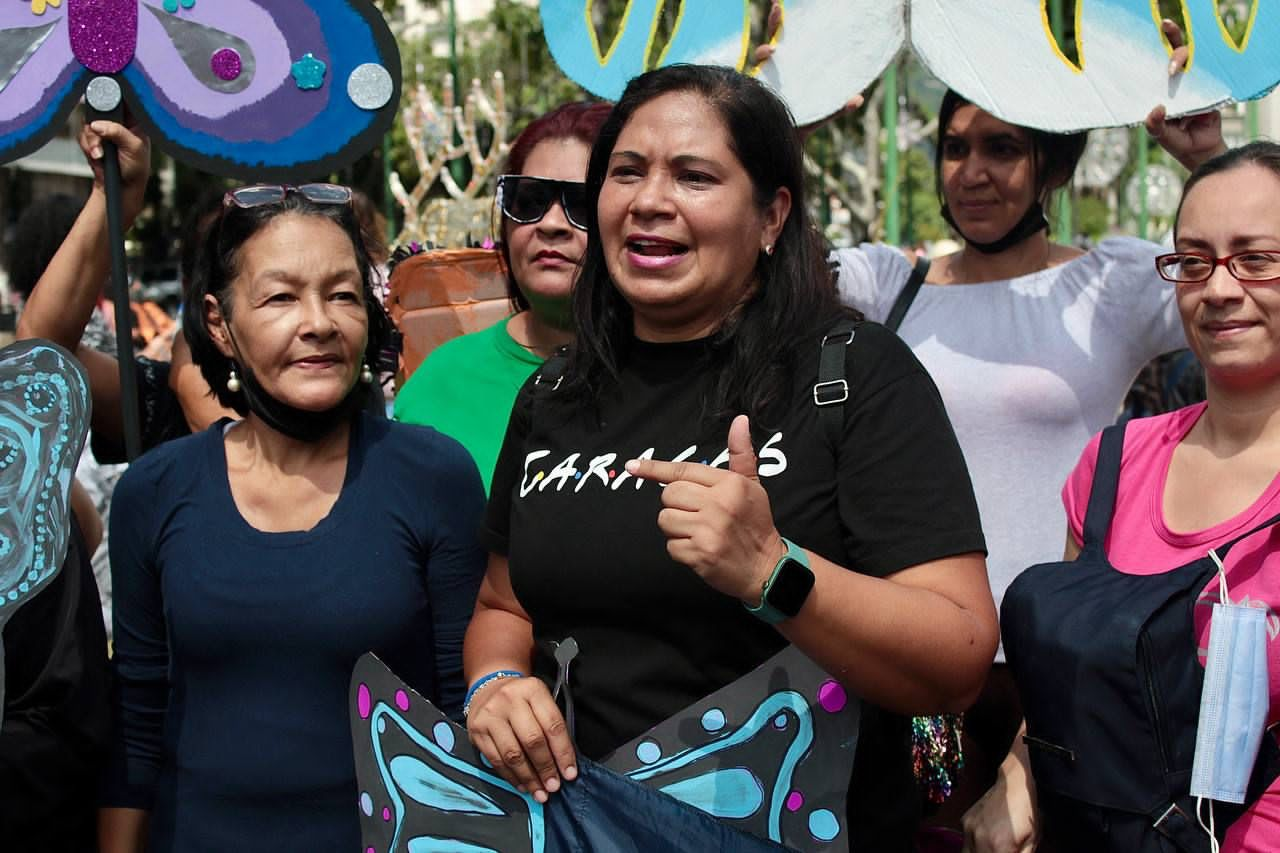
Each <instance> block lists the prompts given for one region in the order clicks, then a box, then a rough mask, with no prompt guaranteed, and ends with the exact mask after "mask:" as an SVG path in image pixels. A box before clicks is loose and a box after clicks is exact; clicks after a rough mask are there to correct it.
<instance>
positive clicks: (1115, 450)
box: [1084, 424, 1125, 548]
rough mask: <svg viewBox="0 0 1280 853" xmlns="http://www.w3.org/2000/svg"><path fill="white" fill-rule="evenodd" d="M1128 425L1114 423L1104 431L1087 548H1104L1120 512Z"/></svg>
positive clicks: (1087, 526)
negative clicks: (1114, 517) (1118, 500)
mask: <svg viewBox="0 0 1280 853" xmlns="http://www.w3.org/2000/svg"><path fill="white" fill-rule="evenodd" d="M1124 428H1125V425H1124V424H1112V425H1111V426H1109V427H1107V428H1106V429H1104V430H1103V431H1102V439H1101V440H1100V441H1099V443H1098V459H1097V462H1096V463H1095V464H1094V466H1093V485H1092V487H1091V488H1090V491H1089V507H1088V509H1086V510H1085V513H1084V545H1085V547H1089V546H1090V545H1094V546H1096V547H1098V548H1101V547H1103V544H1104V543H1105V542H1106V541H1107V531H1108V530H1110V529H1111V516H1112V515H1113V514H1114V513H1115V509H1116V491H1117V490H1118V488H1119V486H1120V457H1121V456H1122V455H1123V453H1124Z"/></svg>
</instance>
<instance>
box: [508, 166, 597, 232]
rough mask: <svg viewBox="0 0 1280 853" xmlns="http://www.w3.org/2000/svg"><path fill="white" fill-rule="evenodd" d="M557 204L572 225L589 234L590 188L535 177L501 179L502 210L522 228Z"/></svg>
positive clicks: (513, 176)
mask: <svg viewBox="0 0 1280 853" xmlns="http://www.w3.org/2000/svg"><path fill="white" fill-rule="evenodd" d="M557 201H558V202H560V207H561V209H563V210H564V218H565V219H567V220H569V224H570V225H572V226H573V227H574V228H577V229H579V230H582V231H586V230H587V185H586V184H584V183H583V182H582V181H557V180H554V179H552V178H535V177H532V176H531V175H501V176H499V178H498V207H499V208H500V209H501V210H502V215H503V216H505V217H507V218H508V219H510V220H511V221H512V222H518V223H520V224H521V225H528V224H530V223H532V222H538V221H539V220H541V219H542V217H544V216H546V215H547V211H548V210H550V209H551V205H553V204H555V203H556V202H557Z"/></svg>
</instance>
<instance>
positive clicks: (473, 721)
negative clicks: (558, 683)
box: [467, 678, 578, 803]
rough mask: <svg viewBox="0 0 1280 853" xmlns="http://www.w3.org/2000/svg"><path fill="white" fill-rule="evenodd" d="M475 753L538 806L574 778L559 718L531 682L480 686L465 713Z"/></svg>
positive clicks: (572, 755) (535, 682)
mask: <svg viewBox="0 0 1280 853" xmlns="http://www.w3.org/2000/svg"><path fill="white" fill-rule="evenodd" d="M467 731H468V732H469V733H470V735H471V742H472V743H473V744H474V745H475V747H476V749H478V750H480V752H482V753H483V754H484V757H485V758H487V759H489V763H490V764H492V765H493V769H494V770H495V771H497V773H498V775H500V776H501V777H502V778H503V779H506V780H507V781H508V782H510V783H511V784H512V785H514V786H516V787H517V788H519V789H520V790H521V791H523V792H524V793H526V794H531V795H532V796H533V798H534V799H535V800H537V801H538V802H540V803H545V802H546V801H547V796H548V795H549V794H554V793H555V792H556V791H558V790H560V779H561V777H563V778H564V779H565V780H566V781H570V782H572V781H573V780H574V779H576V778H577V776H578V768H577V767H576V766H575V762H576V760H577V759H576V757H575V752H574V748H573V742H572V741H571V740H570V739H569V730H568V727H567V726H566V725H565V722H564V716H563V715H562V714H561V713H560V706H558V705H557V704H556V702H555V700H554V699H553V698H551V692H550V691H549V690H547V686H546V685H545V684H543V683H542V682H541V681H540V680H539V679H537V678H502V679H498V680H496V681H495V682H494V683H493V684H490V685H488V686H485V687H482V688H481V689H480V690H479V691H477V692H476V694H475V696H474V697H472V700H471V706H470V708H469V709H468V711H467Z"/></svg>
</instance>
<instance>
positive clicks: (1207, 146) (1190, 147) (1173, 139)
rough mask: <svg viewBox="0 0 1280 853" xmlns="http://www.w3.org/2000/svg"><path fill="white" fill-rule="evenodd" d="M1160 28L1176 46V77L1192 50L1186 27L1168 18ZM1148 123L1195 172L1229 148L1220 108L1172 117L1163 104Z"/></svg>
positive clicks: (1171, 71) (1173, 72) (1149, 130)
mask: <svg viewBox="0 0 1280 853" xmlns="http://www.w3.org/2000/svg"><path fill="white" fill-rule="evenodd" d="M1160 29H1161V30H1163V31H1164V34H1165V37H1166V38H1167V39H1168V40H1169V45H1170V47H1171V48H1173V53H1172V55H1171V56H1170V57H1169V76H1170V77H1173V76H1174V75H1176V74H1181V73H1182V72H1183V70H1184V69H1185V68H1186V66H1187V62H1188V61H1189V58H1190V53H1189V51H1188V49H1187V46H1186V45H1185V44H1184V43H1183V41H1184V39H1183V37H1182V28H1181V27H1179V26H1178V25H1177V24H1176V23H1174V22H1173V21H1171V20H1169V19H1168V18H1165V19H1164V20H1163V21H1161V22H1160ZM1145 124H1146V128H1147V133H1148V134H1150V135H1151V138H1152V139H1154V140H1155V141H1156V142H1158V143H1159V144H1160V147H1161V148H1163V149H1164V150H1165V151H1168V152H1169V154H1170V155H1171V156H1172V157H1173V159H1175V160H1177V161H1178V162H1179V163H1181V164H1182V165H1183V166H1184V167H1186V169H1187V170H1188V171H1191V172H1194V171H1195V170H1196V167H1197V166H1199V165H1200V164H1201V163H1204V162H1206V161H1207V160H1211V159H1212V158H1214V157H1216V156H1218V155H1219V154H1221V153H1223V152H1224V151H1226V150H1227V143H1226V141H1225V140H1224V139H1223V138H1222V113H1220V112H1219V111H1218V110H1210V111H1209V112H1206V113H1196V114H1195V115H1189V116H1183V117H1181V118H1175V119H1171V118H1168V117H1167V114H1166V112H1165V108H1164V105H1163V104H1160V105H1158V106H1156V107H1155V108H1154V109H1152V110H1151V112H1149V113H1147V118H1146V122H1145Z"/></svg>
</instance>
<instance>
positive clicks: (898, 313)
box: [884, 255, 929, 332]
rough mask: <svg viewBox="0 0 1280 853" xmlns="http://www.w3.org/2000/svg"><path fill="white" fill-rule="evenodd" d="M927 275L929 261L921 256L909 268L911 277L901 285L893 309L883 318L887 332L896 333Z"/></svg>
mask: <svg viewBox="0 0 1280 853" xmlns="http://www.w3.org/2000/svg"><path fill="white" fill-rule="evenodd" d="M928 274H929V259H928V258H926V257H925V256H924V255H921V256H920V258H919V259H918V260H917V261H916V265H915V266H914V267H912V268H911V275H910V276H909V277H908V278H907V283H906V284H905V285H903V288H902V292H901V293H899V294H898V298H897V299H896V300H894V303H893V307H892V308H890V309H889V316H888V317H886V318H885V321H884V325H885V328H887V329H888V330H889V331H891V332H896V331H898V327H899V326H901V325H902V319H903V318H904V317H906V316H907V311H908V310H909V309H910V308H911V303H912V302H914V301H915V299H916V294H917V293H919V292H920V285H922V284H924V277H925V276H927V275H928Z"/></svg>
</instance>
